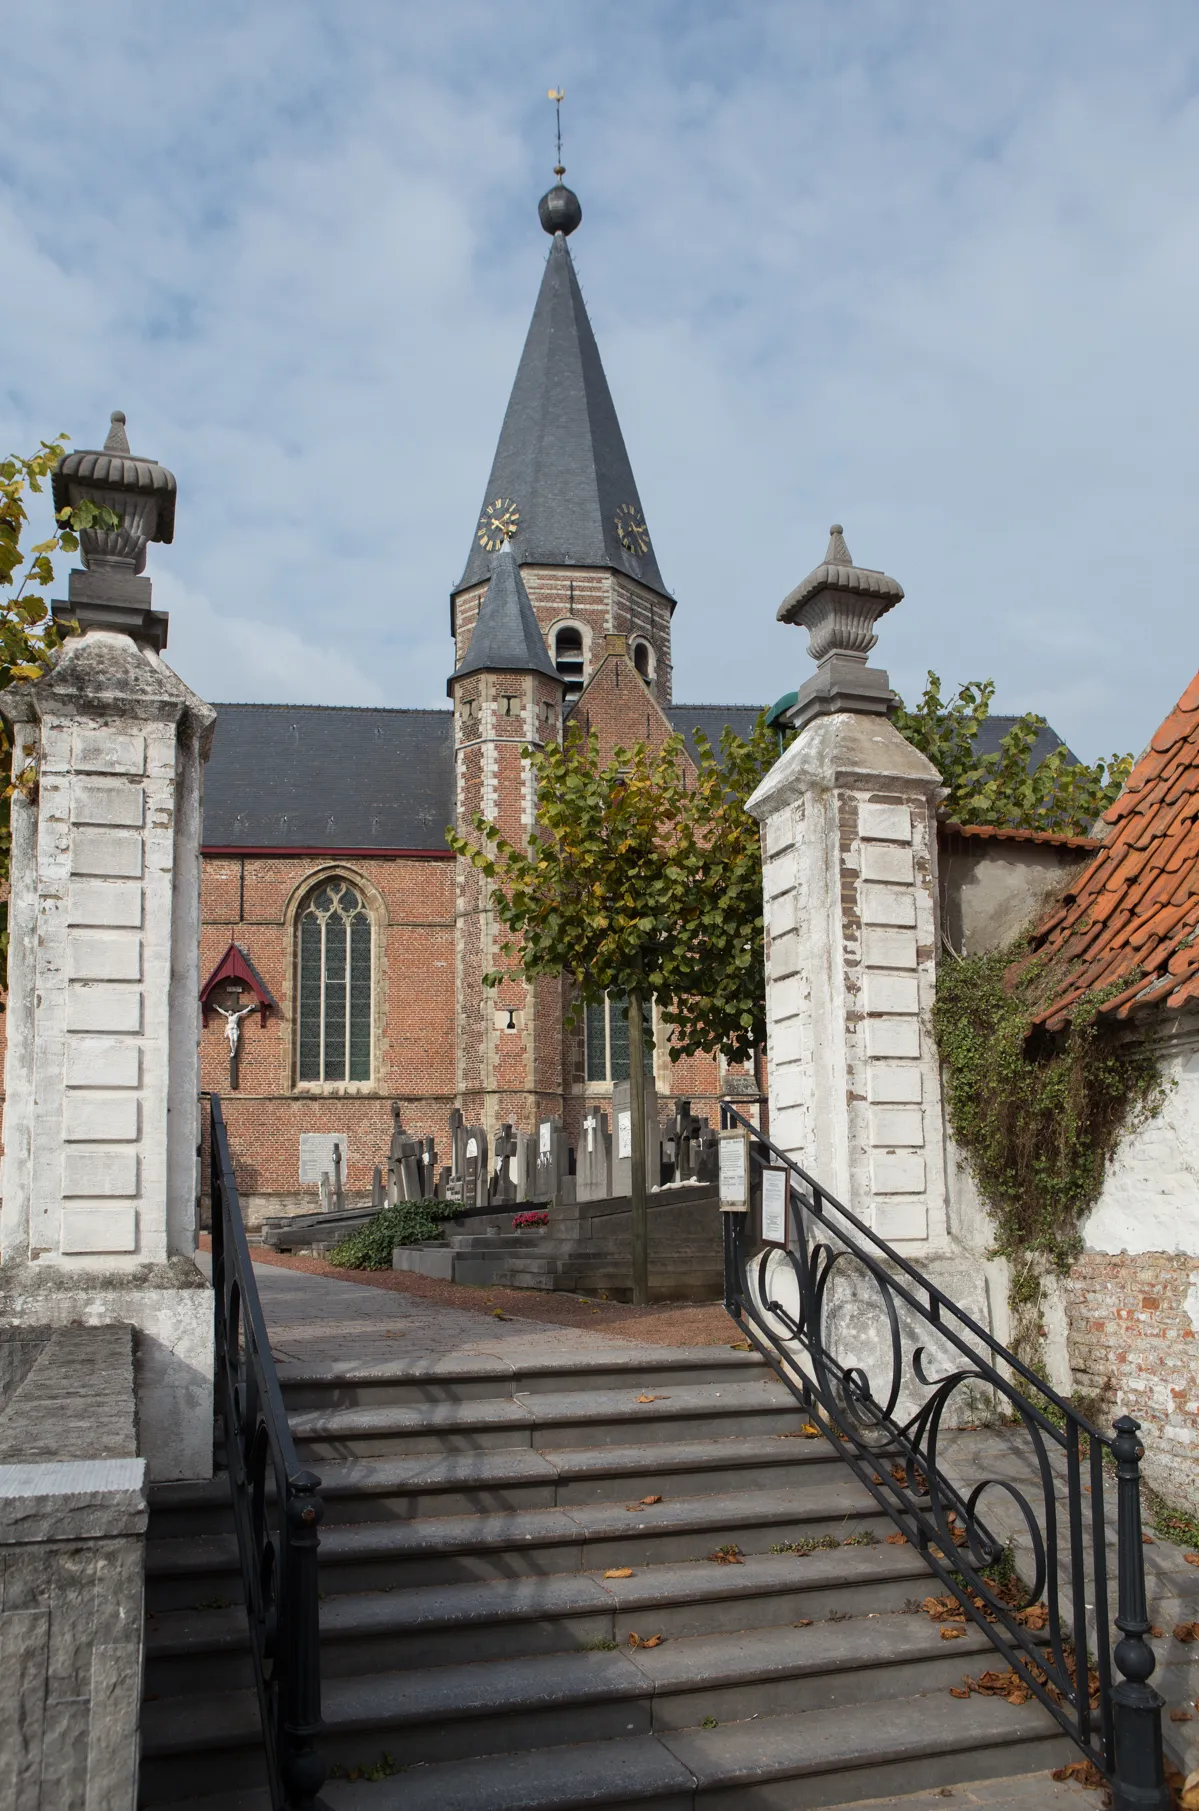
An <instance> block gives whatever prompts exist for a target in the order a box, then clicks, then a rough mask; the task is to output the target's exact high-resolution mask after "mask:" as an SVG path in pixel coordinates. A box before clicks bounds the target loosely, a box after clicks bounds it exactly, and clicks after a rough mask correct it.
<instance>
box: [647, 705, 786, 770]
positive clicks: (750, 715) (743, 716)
mask: <svg viewBox="0 0 1199 1811" xmlns="http://www.w3.org/2000/svg"><path fill="white" fill-rule="evenodd" d="M761 714H762V706H761V705H760V704H672V705H671V706H670V709H669V710H668V711H667V713H666V715H667V716H668V717H669V718H670V721H671V724H672V725H673V727H674V728H675V729H676V730H678V731H679V732H680V733H681V735H682V736H683V738H684V740H685V741H686V744H687V751H688V753H689V754H690V755H691V757H692V759H693V760H695V761H697V762H698V760H699V750H698V749H697V748H696V746H695V731H696V730H697V729H702V730H703V732H704V734H705V736H707V738H708V741H709V742H710V743H711V744H712V750H713V753H714V754H716V755H719V753H720V732H721V730H722V729H724V727H725V725H726V724H727V725H728V727H729V728H730V729H731V730H732V731H733V732H734V734H735V735H738V736H741V737H742V738H743V739H748V737H749V734H750V732H751V730H752V729H753V726H754V724H755V723H756V722H757V721H758V718H759V717H760V716H761Z"/></svg>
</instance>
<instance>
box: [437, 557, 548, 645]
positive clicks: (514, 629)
mask: <svg viewBox="0 0 1199 1811" xmlns="http://www.w3.org/2000/svg"><path fill="white" fill-rule="evenodd" d="M483 672H490V673H545V674H546V675H547V676H548V677H549V678H550V679H557V678H558V677H559V674H558V669H557V668H556V667H555V665H554V663H553V661H552V660H551V659H550V657H549V650H548V649H547V648H546V645H545V641H544V638H543V636H542V633H541V630H540V629H539V628H538V626H537V617H536V616H535V614H534V612H533V606H532V604H531V603H530V602H529V594H528V592H527V591H526V590H525V582H524V580H523V579H522V578H521V576H520V567H519V566H518V565H517V563H516V558H515V555H514V553H513V551H512V543H511V541H505V542H504V545H503V546H502V547H501V548H500V551H499V552H498V553H497V554H496V556H495V559H494V561H493V563H492V568H491V583H490V584H489V585H488V587H487V590H486V592H485V593H484V595H483V602H482V603H481V604H480V605H479V618H478V621H477V622H476V623H475V627H474V633H473V634H472V635H471V638H470V646H469V648H468V649H467V650H466V654H465V655H464V657H463V659H462V662H461V664H460V665H459V666H458V667H456V668H455V671H454V678H455V679H461V678H462V677H463V675H464V674H466V673H483Z"/></svg>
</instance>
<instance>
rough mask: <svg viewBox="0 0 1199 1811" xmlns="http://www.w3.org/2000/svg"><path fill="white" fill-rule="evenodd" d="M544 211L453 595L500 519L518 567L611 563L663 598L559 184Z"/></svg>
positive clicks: (477, 564)
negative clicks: (525, 309) (545, 246)
mask: <svg viewBox="0 0 1199 1811" xmlns="http://www.w3.org/2000/svg"><path fill="white" fill-rule="evenodd" d="M572 202H573V203H574V207H573V209H572V208H571V207H570V206H569V203H572ZM576 210H577V212H576ZM541 213H542V220H543V224H544V225H545V228H546V231H547V232H551V233H553V243H552V245H551V246H550V255H549V259H548V261H547V263H546V267H545V275H544V277H543V278H542V281H541V293H540V294H539V296H538V298H537V306H536V308H535V309H534V310H533V320H532V323H531V325H530V327H529V334H528V338H527V339H526V341H525V349H524V352H523V353H522V354H521V360H520V366H519V368H518V370H517V373H516V382H515V383H514V384H513V386H512V395H511V397H510V398H509V401H508V412H507V414H506V415H505V416H504V425H503V428H502V430H501V432H500V440H499V445H498V447H497V448H496V454H495V460H494V462H493V464H492V467H491V476H490V478H489V479H488V481H487V491H486V495H485V498H484V509H483V513H482V515H481V517H480V519H479V525H478V528H477V529H476V532H475V538H474V541H473V542H472V545H471V550H470V558H469V559H468V560H467V562H466V571H465V572H464V573H463V575H462V579H461V581H460V583H459V585H458V586H457V587H456V589H457V590H459V591H461V590H464V589H465V588H466V587H467V586H468V585H477V584H479V583H480V582H481V581H482V580H484V579H486V578H487V576H488V574H489V573H490V571H491V561H492V550H491V549H489V547H488V546H487V543H488V542H489V541H490V542H491V544H492V548H494V545H495V541H496V539H497V538H498V534H499V532H500V531H499V530H498V529H497V528H494V527H492V526H491V524H492V522H493V520H494V518H497V517H502V518H503V522H504V527H505V529H506V530H507V532H509V533H512V532H513V524H515V531H514V539H515V551H516V557H517V559H518V560H519V561H520V563H521V565H522V566H531V565H544V566H600V567H604V566H607V567H614V568H616V570H617V571H620V572H626V573H628V574H629V576H630V577H631V578H635V579H639V580H640V581H641V583H642V584H644V585H648V586H649V587H650V589H651V590H653V591H658V592H661V593H662V595H663V596H669V593H668V592H667V591H666V587H665V585H664V584H663V582H662V575H661V573H660V572H659V571H658V562H657V559H656V558H655V556H654V549H653V543H652V542H651V540H650V538H649V531H648V529H647V528H646V526H645V517H644V515H643V513H642V509H641V500H640V498H639V497H638V495H637V486H636V483H635V482H634V479H633V469H632V467H631V465H630V464H629V456H628V453H627V452H626V451H625V444H624V437H623V436H622V434H621V431H620V423H619V421H618V420H617V418H616V410H615V408H614V406H613V403H612V395H611V392H610V391H609V389H608V380H607V378H606V377H605V376H604V368H603V365H602V364H601V363H600V355H599V348H598V346H597V345H596V343H595V335H594V333H593V332H592V331H591V322H590V321H589V320H588V318H587V309H586V307H585V306H584V303H583V296H582V292H581V291H580V289H579V280H578V278H577V276H576V275H575V268H574V264H573V262H572V260H571V256H570V252H569V251H568V249H567V245H566V231H573V229H574V226H575V225H577V224H578V218H579V217H581V209H579V207H578V202H577V200H576V198H575V197H574V196H573V195H572V194H571V192H570V190H569V189H564V188H563V187H562V185H561V183H559V184H558V187H557V189H551V190H550V192H549V194H548V195H547V196H545V197H543V201H542V207H541ZM563 229H565V230H563Z"/></svg>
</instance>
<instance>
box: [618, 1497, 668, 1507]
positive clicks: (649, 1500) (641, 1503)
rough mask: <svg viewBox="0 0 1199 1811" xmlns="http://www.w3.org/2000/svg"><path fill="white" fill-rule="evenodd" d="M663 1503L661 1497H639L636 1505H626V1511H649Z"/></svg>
mask: <svg viewBox="0 0 1199 1811" xmlns="http://www.w3.org/2000/svg"><path fill="white" fill-rule="evenodd" d="M661 1501H662V1499H661V1497H638V1499H637V1501H636V1502H635V1503H626V1504H625V1508H626V1509H649V1508H651V1507H652V1506H653V1504H655V1503H660V1502H661Z"/></svg>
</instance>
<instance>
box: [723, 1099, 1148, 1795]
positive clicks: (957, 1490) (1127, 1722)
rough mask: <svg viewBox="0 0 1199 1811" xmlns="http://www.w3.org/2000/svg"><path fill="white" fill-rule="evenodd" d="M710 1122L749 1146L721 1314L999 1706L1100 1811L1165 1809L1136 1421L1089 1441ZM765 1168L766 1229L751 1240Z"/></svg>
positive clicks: (726, 1113) (906, 1268)
mask: <svg viewBox="0 0 1199 1811" xmlns="http://www.w3.org/2000/svg"><path fill="white" fill-rule="evenodd" d="M722 1123H723V1124H724V1125H725V1126H726V1127H728V1128H733V1127H738V1126H739V1127H742V1128H744V1129H745V1130H746V1131H747V1132H748V1133H749V1157H750V1179H751V1187H750V1203H751V1205H750V1207H749V1210H748V1211H747V1212H744V1213H736V1212H728V1213H726V1214H725V1216H724V1223H725V1306H726V1308H727V1309H728V1311H729V1313H730V1314H731V1315H732V1316H733V1318H734V1319H735V1320H736V1321H737V1322H738V1323H739V1325H740V1326H741V1328H742V1330H743V1331H744V1332H745V1333H746V1334H747V1335H748V1337H749V1339H750V1341H751V1342H752V1344H753V1345H754V1346H755V1347H756V1348H757V1350H758V1351H759V1352H760V1353H761V1354H762V1355H763V1357H764V1358H765V1359H766V1360H767V1362H768V1363H769V1364H771V1365H772V1366H773V1368H774V1369H775V1371H776V1372H777V1373H778V1375H779V1376H780V1377H781V1378H782V1379H783V1381H784V1382H786V1383H787V1384H788V1385H789V1387H790V1388H791V1390H792V1391H793V1392H794V1394H795V1396H796V1398H797V1400H798V1401H799V1402H800V1404H801V1405H802V1407H803V1408H804V1409H805V1411H806V1412H807V1414H808V1416H809V1418H810V1420H811V1421H812V1422H813V1423H814V1425H815V1426H816V1427H817V1428H819V1430H820V1431H821V1432H822V1433H823V1434H824V1435H825V1436H826V1437H827V1438H828V1439H829V1440H830V1442H831V1444H832V1446H833V1448H834V1450H835V1451H836V1452H837V1453H838V1454H839V1456H840V1457H841V1458H842V1459H843V1460H844V1461H845V1463H846V1464H847V1465H848V1466H849V1467H850V1469H851V1471H853V1472H854V1473H855V1474H856V1476H857V1478H858V1479H859V1480H860V1482H861V1483H862V1484H863V1485H864V1486H865V1488H866V1489H867V1490H868V1491H869V1492H870V1494H871V1496H872V1497H873V1498H874V1500H875V1502H876V1503H877V1504H878V1505H879V1507H880V1508H881V1509H883V1510H884V1511H885V1512H886V1513H887V1514H888V1515H889V1516H890V1517H891V1519H892V1521H893V1522H894V1523H895V1525H896V1528H897V1529H899V1530H900V1531H901V1532H902V1533H903V1534H904V1535H905V1536H906V1537H907V1539H908V1541H910V1542H911V1544H912V1545H913V1546H914V1547H916V1548H917V1549H919V1551H920V1552H921V1553H922V1555H923V1556H924V1558H925V1560H926V1561H927V1563H928V1565H929V1566H930V1567H931V1569H932V1571H933V1572H934V1573H935V1574H936V1576H937V1578H938V1579H939V1580H940V1583H941V1585H942V1586H943V1587H944V1590H945V1592H947V1593H950V1594H952V1597H953V1598H956V1599H957V1603H958V1605H959V1606H960V1608H961V1610H963V1611H964V1612H965V1614H966V1616H967V1617H969V1618H970V1619H971V1620H972V1621H973V1622H975V1623H976V1624H977V1625H978V1626H979V1627H980V1628H981V1629H982V1630H983V1631H984V1633H985V1634H986V1635H987V1636H988V1638H989V1639H990V1640H991V1641H992V1642H993V1643H994V1645H995V1647H996V1649H997V1650H998V1652H999V1653H1000V1654H1001V1655H1002V1657H1003V1659H1004V1661H1005V1662H1006V1664H1007V1666H1008V1668H1010V1669H1011V1671H1012V1673H1014V1674H1015V1678H1014V1679H1013V1681H1012V1685H1013V1689H1014V1690H1015V1691H1016V1693H1017V1695H1018V1696H1019V1695H1020V1688H1024V1689H1026V1690H1027V1691H1028V1692H1029V1693H1031V1694H1032V1696H1034V1697H1036V1698H1037V1699H1039V1700H1040V1702H1041V1703H1042V1704H1043V1705H1044V1706H1045V1708H1046V1709H1047V1710H1048V1711H1049V1712H1050V1713H1051V1715H1052V1716H1053V1717H1054V1718H1055V1719H1056V1721H1057V1722H1058V1723H1059V1724H1060V1726H1061V1728H1062V1729H1063V1730H1064V1731H1065V1733H1066V1734H1067V1735H1068V1736H1070V1737H1071V1738H1072V1740H1073V1741H1075V1742H1076V1743H1077V1744H1078V1746H1079V1748H1080V1749H1081V1750H1082V1752H1083V1753H1084V1754H1085V1755H1086V1756H1087V1757H1088V1758H1089V1759H1090V1760H1091V1761H1092V1762H1093V1763H1094V1765H1095V1766H1096V1767H1097V1768H1098V1769H1099V1770H1100V1772H1101V1773H1102V1774H1103V1775H1104V1777H1105V1778H1106V1779H1107V1781H1108V1782H1109V1784H1110V1785H1111V1788H1112V1793H1113V1802H1114V1805H1115V1807H1116V1811H1134V1807H1135V1808H1136V1811H1168V1806H1169V1803H1170V1799H1169V1793H1168V1790H1167V1787H1166V1785H1165V1779H1164V1769H1163V1758H1162V1741H1161V1710H1162V1699H1161V1698H1160V1697H1159V1695H1158V1693H1157V1692H1156V1691H1155V1690H1154V1689H1153V1687H1152V1686H1151V1685H1150V1684H1149V1678H1150V1675H1151V1674H1152V1672H1153V1669H1154V1664H1155V1660H1154V1654H1153V1650H1152V1648H1151V1647H1150V1645H1149V1643H1148V1642H1147V1641H1146V1639H1145V1637H1146V1635H1147V1634H1148V1633H1149V1628H1150V1624H1149V1620H1148V1617H1147V1615H1146V1599H1145V1565H1144V1556H1143V1550H1142V1539H1141V1509H1140V1464H1139V1462H1140V1457H1141V1448H1140V1445H1139V1443H1138V1441H1137V1437H1136V1436H1137V1427H1138V1424H1137V1423H1136V1422H1135V1421H1132V1420H1130V1419H1129V1418H1128V1417H1127V1416H1122V1417H1121V1419H1120V1420H1119V1421H1117V1422H1116V1423H1115V1434H1114V1437H1113V1436H1111V1435H1107V1434H1104V1433H1101V1432H1100V1430H1099V1429H1098V1428H1096V1427H1094V1426H1092V1424H1091V1423H1090V1422H1089V1421H1088V1420H1087V1419H1086V1418H1085V1417H1084V1416H1082V1415H1080V1414H1079V1413H1078V1410H1077V1409H1076V1408H1075V1407H1074V1406H1073V1405H1072V1404H1071V1403H1069V1402H1067V1401H1065V1400H1064V1399H1063V1398H1062V1397H1061V1396H1059V1395H1058V1394H1057V1393H1056V1392H1055V1391H1054V1390H1053V1389H1052V1388H1051V1387H1050V1386H1049V1384H1048V1383H1046V1382H1045V1380H1044V1379H1043V1378H1041V1377H1038V1376H1037V1374H1036V1373H1035V1372H1034V1371H1032V1370H1030V1369H1029V1368H1028V1366H1027V1365H1025V1364H1023V1363H1022V1362H1021V1361H1020V1359H1018V1358H1017V1357H1016V1356H1015V1355H1014V1354H1013V1353H1012V1352H1009V1351H1008V1350H1007V1349H1006V1348H1005V1347H1004V1346H1002V1345H1000V1344H999V1342H998V1341H997V1340H995V1339H993V1338H992V1336H991V1335H990V1334H989V1333H988V1332H987V1331H986V1329H985V1328H984V1327H982V1326H981V1325H980V1324H979V1323H978V1322H977V1321H976V1320H975V1319H974V1318H973V1317H972V1316H971V1315H969V1314H967V1313H966V1312H964V1310H963V1309H961V1308H960V1307H959V1306H958V1305H957V1304H956V1303H955V1302H953V1301H952V1300H951V1299H950V1298H949V1297H948V1296H947V1295H945V1294H944V1293H943V1291H942V1290H940V1289H939V1288H937V1286H936V1285H935V1284H934V1283H933V1282H931V1281H930V1280H929V1279H928V1278H927V1277H925V1276H923V1275H922V1274H921V1272H920V1271H919V1270H917V1269H916V1267H915V1266H914V1265H913V1264H911V1263H910V1262H909V1261H908V1260H907V1259H906V1258H904V1257H902V1256H901V1255H900V1254H899V1253H898V1252H896V1251H895V1250H893V1249H892V1248H891V1247H890V1246H889V1245H887V1244H886V1242H885V1241H884V1240H882V1239H880V1238H879V1237H878V1236H877V1235H876V1234H875V1233H873V1232H872V1231H871V1230H870V1228H869V1227H868V1226H866V1225H864V1224H863V1222H862V1221H861V1220H859V1219H858V1218H857V1217H856V1216H855V1215H854V1214H852V1213H851V1212H850V1211H849V1210H848V1209H847V1208H845V1207H843V1206H842V1205H841V1203H840V1202H839V1201H837V1200H836V1199H835V1198H834V1197H833V1196H832V1195H830V1194H829V1193H828V1192H827V1190H825V1189H823V1188H821V1186H820V1184H819V1183H818V1182H816V1181H815V1180H814V1178H813V1177H811V1176H809V1175H808V1174H807V1173H806V1171H804V1170H802V1169H801V1168H800V1167H799V1165H798V1164H796V1163H795V1162H793V1160H792V1159H791V1158H789V1157H788V1156H786V1155H785V1153H784V1152H782V1151H780V1150H779V1149H778V1147H777V1146H776V1145H774V1144H772V1143H771V1142H770V1140H769V1139H767V1138H766V1137H764V1136H763V1134H762V1133H761V1132H759V1131H758V1130H757V1129H756V1127H754V1126H752V1125H751V1123H750V1122H749V1121H748V1120H747V1119H745V1118H743V1117H742V1115H741V1114H740V1113H739V1112H738V1111H737V1110H736V1108H735V1107H733V1106H731V1105H730V1104H729V1103H727V1102H726V1103H724V1104H723V1106H722ZM767 1170H773V1171H774V1172H775V1175H774V1176H772V1177H771V1178H770V1183H769V1188H770V1190H771V1193H772V1196H773V1197H774V1200H773V1202H772V1206H774V1207H775V1208H776V1211H777V1209H778V1208H781V1210H782V1221H781V1223H775V1224H773V1225H770V1226H769V1227H768V1230H769V1231H771V1232H772V1233H773V1234H774V1235H775V1236H774V1237H771V1238H765V1239H764V1238H763V1237H762V1231H761V1229H762V1178H763V1173H764V1172H765V1171H767ZM780 1171H781V1172H782V1174H781V1175H780V1174H779V1173H778V1172H780ZM980 1421H985V1422H988V1423H990V1424H991V1425H993V1426H997V1427H999V1428H1001V1429H1003V1430H1005V1432H1004V1444H1005V1463H1004V1465H1003V1470H1004V1474H1005V1475H1004V1476H1001V1477H983V1478H979V1479H976V1480H974V1481H967V1480H966V1479H965V1477H964V1471H965V1468H966V1465H967V1463H968V1461H967V1458H966V1448H964V1447H962V1446H961V1445H959V1444H958V1443H957V1442H956V1441H955V1440H954V1437H953V1434H952V1433H951V1430H953V1429H955V1428H960V1427H966V1426H975V1427H976V1426H977V1425H978V1424H979V1422H980ZM955 1446H956V1448H957V1450H956V1451H954V1450H953V1449H954V1448H955ZM1016 1446H1018V1447H1019V1448H1020V1449H1022V1453H1023V1457H1024V1459H1025V1461H1026V1462H1025V1463H1024V1464H1021V1463H1020V1458H1021V1454H1020V1452H1017V1451H1014V1450H1013V1448H1014V1447H1016ZM1113 1477H1114V1485H1115V1491H1114V1494H1115V1497H1116V1503H1117V1509H1118V1516H1117V1529H1116V1554H1117V1560H1118V1587H1117V1610H1116V1614H1115V1616H1114V1617H1113V1616H1112V1613H1111V1603H1110V1595H1111V1593H1110V1585H1109V1567H1108V1533H1109V1529H1108V1516H1107V1510H1106V1500H1107V1492H1108V1489H1109V1486H1110V1485H1111V1483H1112V1479H1113ZM1113 1623H1114V1625H1115V1627H1116V1628H1117V1629H1118V1630H1119V1632H1120V1639H1119V1640H1118V1642H1117V1643H1116V1646H1115V1650H1114V1655H1113V1651H1112V1646H1111V1633H1110V1630H1111V1626H1112V1624H1113ZM1113 1658H1114V1660H1115V1664H1116V1667H1117V1669H1118V1671H1119V1672H1120V1673H1121V1674H1122V1675H1123V1677H1122V1678H1120V1679H1119V1680H1118V1681H1116V1682H1115V1683H1113V1676H1112V1660H1113Z"/></svg>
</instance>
